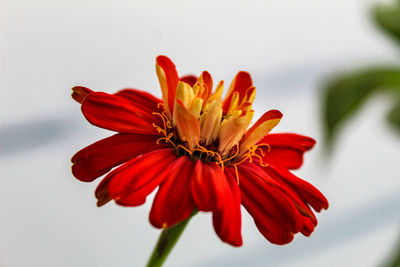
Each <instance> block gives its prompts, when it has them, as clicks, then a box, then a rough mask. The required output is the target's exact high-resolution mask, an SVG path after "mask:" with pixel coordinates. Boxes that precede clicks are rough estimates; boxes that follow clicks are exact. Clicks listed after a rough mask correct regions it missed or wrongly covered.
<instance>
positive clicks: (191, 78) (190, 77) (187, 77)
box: [179, 75, 198, 87]
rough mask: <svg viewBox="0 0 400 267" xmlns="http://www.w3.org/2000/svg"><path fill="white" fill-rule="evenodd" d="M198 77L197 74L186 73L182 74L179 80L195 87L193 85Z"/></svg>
mask: <svg viewBox="0 0 400 267" xmlns="http://www.w3.org/2000/svg"><path fill="white" fill-rule="evenodd" d="M197 79H198V78H197V76H195V75H185V76H182V77H181V78H180V79H179V80H180V81H181V82H184V83H187V84H189V85H190V86H192V87H193V85H194V84H195V83H196V82H197Z"/></svg>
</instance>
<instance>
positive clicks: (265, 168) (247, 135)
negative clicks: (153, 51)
mask: <svg viewBox="0 0 400 267" xmlns="http://www.w3.org/2000/svg"><path fill="white" fill-rule="evenodd" d="M156 72H157V76H158V79H159V82H160V87H161V91H162V100H161V99H158V98H156V97H154V96H152V95H151V94H148V93H146V92H143V91H139V90H136V89H124V90H121V91H119V92H117V93H115V94H106V93H103V92H94V91H92V90H90V89H88V88H85V87H81V86H77V87H74V88H73V93H72V97H73V98H74V99H75V100H76V101H77V102H79V103H81V104H82V112H83V115H84V116H85V117H86V119H87V120H88V121H89V122H90V123H92V124H94V125H96V126H99V127H102V128H105V129H109V130H112V131H115V132H117V134H115V135H113V136H111V137H108V138H105V139H103V140H100V141H98V142H96V143H94V144H92V145H90V146H88V147H86V148H84V149H82V150H80V151H79V152H78V153H76V154H75V155H74V156H73V157H72V163H73V166H72V173H73V175H74V176H75V177H76V178H77V179H79V180H81V181H85V182H91V181H93V180H95V179H96V178H98V177H100V176H102V175H104V174H107V175H106V176H105V178H103V180H102V181H101V182H100V184H99V186H98V187H97V189H96V197H97V199H98V202H97V204H98V206H102V205H104V204H106V203H107V202H109V201H110V200H114V201H115V202H116V203H117V204H119V205H123V206H138V205H141V204H143V203H144V202H145V201H146V197H147V195H149V194H150V193H151V192H152V191H153V190H154V189H156V188H157V187H159V189H158V192H157V194H156V196H155V198H154V201H153V206H152V208H151V211H150V222H151V224H152V225H153V226H155V227H157V228H166V227H171V226H174V225H176V224H178V223H179V222H181V221H183V220H185V219H186V218H188V217H189V216H190V215H191V214H192V212H193V211H195V210H199V211H210V212H212V215H213V225H214V228H215V231H216V233H217V234H218V236H219V237H220V238H221V239H222V240H223V241H225V242H227V243H229V244H231V245H234V246H240V245H241V244H242V237H241V211H240V206H241V205H243V206H244V207H245V208H246V210H247V211H248V212H249V213H250V215H251V216H252V217H253V218H254V221H255V224H256V226H257V228H258V229H259V231H260V232H261V233H262V234H263V235H264V237H265V238H266V239H268V240H269V241H270V242H272V243H275V244H285V243H289V242H290V241H291V240H292V239H293V236H294V234H296V233H298V232H301V233H302V234H304V235H306V236H309V235H310V234H311V233H312V231H313V230H314V227H315V225H316V224H317V219H316V217H315V215H314V213H313V211H312V210H311V208H313V209H314V210H315V211H317V212H319V211H321V209H327V208H328V202H327V200H326V198H325V197H324V196H323V195H322V194H321V193H320V192H319V191H318V190H317V189H316V188H315V187H314V186H312V185H311V184H309V183H308V182H306V181H304V180H302V179H300V178H298V177H296V176H295V175H293V174H292V173H291V172H290V171H289V170H291V169H297V168H299V167H300V166H301V165H302V161H303V153H304V152H305V151H307V150H309V149H311V148H312V147H313V145H314V144H315V141H314V140H313V139H312V138H309V137H306V136H301V135H297V134H291V133H283V134H270V133H269V132H270V131H271V130H272V129H273V128H274V127H275V126H276V125H277V124H278V123H279V121H280V119H281V118H282V114H281V113H280V112H279V111H277V110H270V111H268V112H266V113H265V114H264V115H263V116H262V117H261V118H260V119H258V120H257V121H256V122H255V123H254V124H253V125H252V126H251V127H250V128H249V126H250V124H251V121H252V118H253V114H254V111H253V109H252V104H253V101H254V99H255V93H256V88H255V87H254V86H253V83H252V79H251V76H250V74H248V73H247V72H243V71H241V72H239V73H238V74H237V75H236V77H235V78H234V80H233V81H232V83H231V85H230V86H229V89H228V92H227V93H226V95H225V97H222V92H223V88H224V83H223V81H221V82H219V83H218V84H217V85H216V86H215V89H214V90H213V86H214V85H213V80H212V78H211V75H210V74H209V73H208V72H207V71H204V72H203V73H202V74H201V75H200V77H198V78H197V77H194V76H184V77H180V78H179V76H178V73H177V71H176V68H175V65H174V64H173V63H172V61H171V60H170V59H169V58H167V57H165V56H159V57H157V60H156ZM117 166H118V167H117ZM115 167H117V168H115ZM113 168H115V169H113Z"/></svg>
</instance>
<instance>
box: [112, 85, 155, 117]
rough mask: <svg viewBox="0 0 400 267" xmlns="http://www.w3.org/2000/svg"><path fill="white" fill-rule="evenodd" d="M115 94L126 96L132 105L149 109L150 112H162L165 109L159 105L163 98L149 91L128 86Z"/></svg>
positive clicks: (145, 109) (144, 109)
mask: <svg viewBox="0 0 400 267" xmlns="http://www.w3.org/2000/svg"><path fill="white" fill-rule="evenodd" d="M115 95H116V96H120V97H123V98H125V99H126V100H128V101H129V102H130V103H131V105H132V106H134V107H136V108H138V109H141V110H143V111H147V112H148V113H150V114H151V113H152V112H159V113H161V112H162V111H163V109H162V108H161V107H159V104H160V103H162V101H161V99H159V98H157V97H155V96H153V95H152V94H149V93H147V92H144V91H140V90H137V89H129V88H128V89H123V90H121V91H119V92H117V93H115Z"/></svg>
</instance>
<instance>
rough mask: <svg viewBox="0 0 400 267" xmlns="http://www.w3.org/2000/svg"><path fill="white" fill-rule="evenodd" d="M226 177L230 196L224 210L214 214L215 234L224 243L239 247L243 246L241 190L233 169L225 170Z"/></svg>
mask: <svg viewBox="0 0 400 267" xmlns="http://www.w3.org/2000/svg"><path fill="white" fill-rule="evenodd" d="M225 176H226V179H227V182H228V184H229V189H230V192H229V193H230V194H229V198H228V200H227V201H226V204H225V206H224V208H223V209H222V210H221V211H216V212H213V225H214V229H215V232H216V233H217V235H218V236H219V238H221V240H222V241H224V242H227V243H229V244H231V245H233V246H237V247H238V246H241V245H242V244H243V241H242V234H241V227H242V216H241V212H240V201H241V200H240V190H239V186H238V185H237V183H236V176H235V170H234V169H233V168H231V167H227V168H225Z"/></svg>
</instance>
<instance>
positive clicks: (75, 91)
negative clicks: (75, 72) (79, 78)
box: [71, 86, 93, 103]
mask: <svg viewBox="0 0 400 267" xmlns="http://www.w3.org/2000/svg"><path fill="white" fill-rule="evenodd" d="M91 93H93V91H92V90H90V89H89V88H86V87H83V86H75V87H73V88H72V94H71V96H72V98H73V99H74V100H75V101H76V102H78V103H82V101H83V100H84V99H85V97H86V96H87V95H88V94H91Z"/></svg>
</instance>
